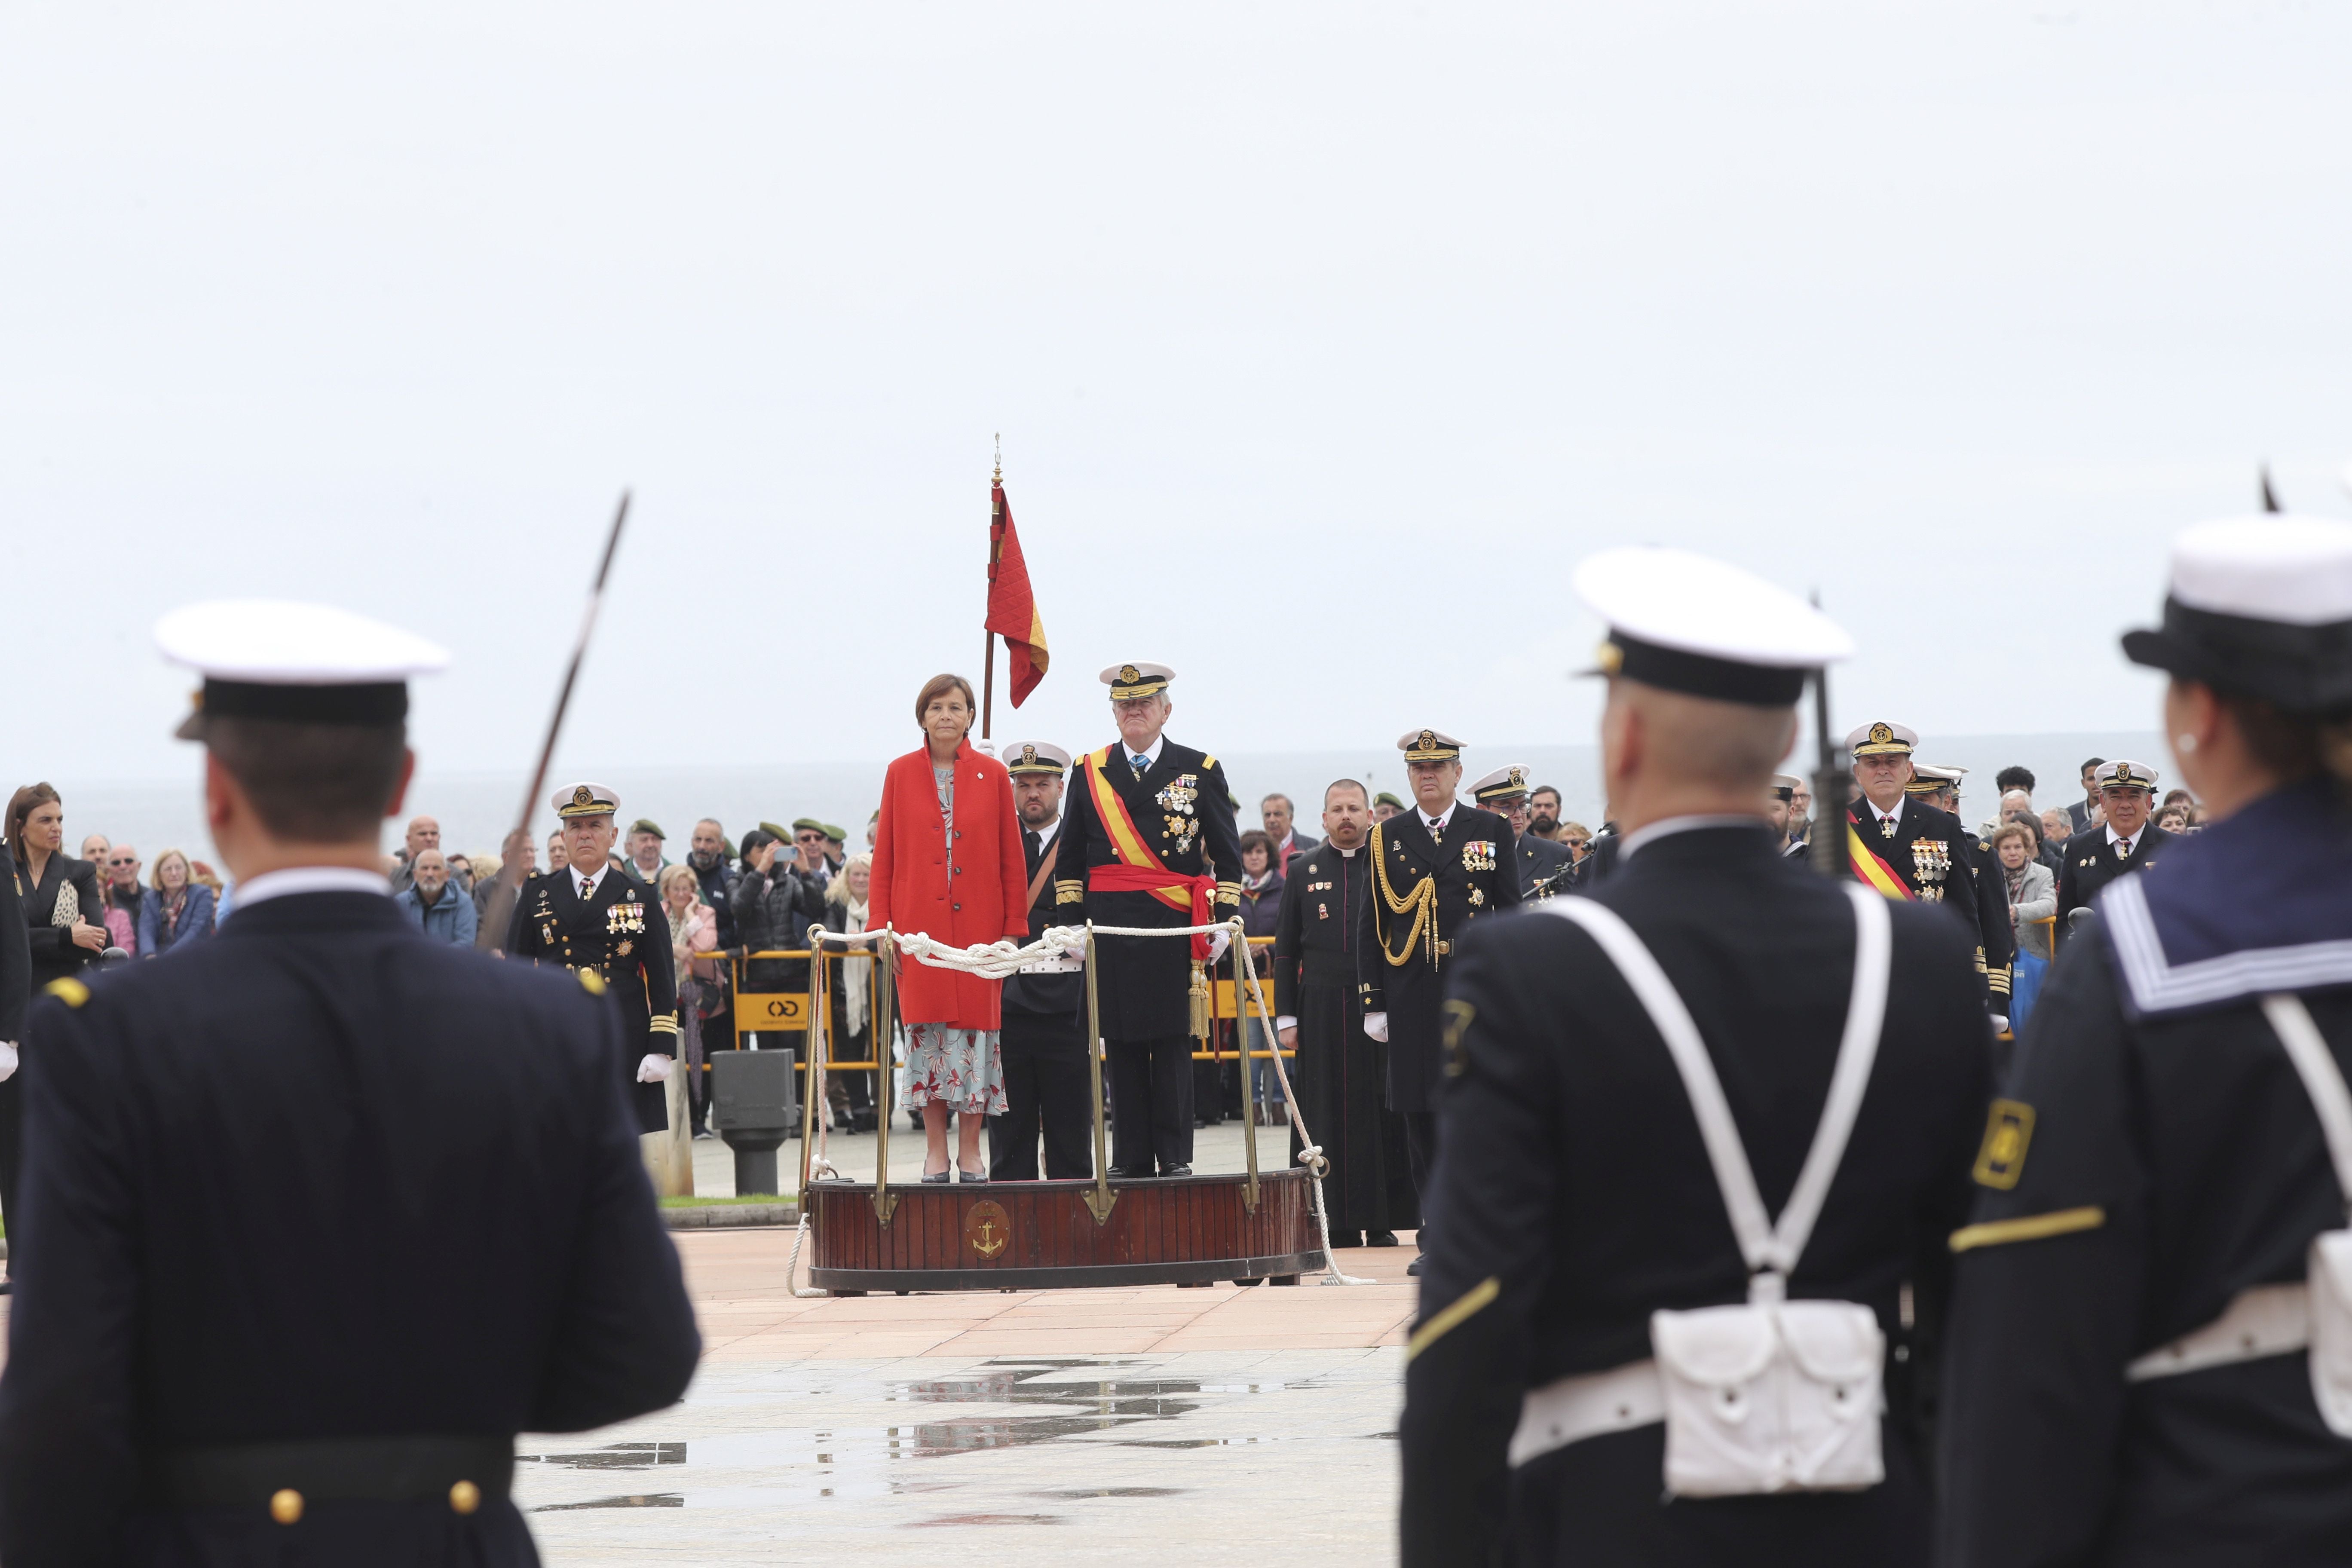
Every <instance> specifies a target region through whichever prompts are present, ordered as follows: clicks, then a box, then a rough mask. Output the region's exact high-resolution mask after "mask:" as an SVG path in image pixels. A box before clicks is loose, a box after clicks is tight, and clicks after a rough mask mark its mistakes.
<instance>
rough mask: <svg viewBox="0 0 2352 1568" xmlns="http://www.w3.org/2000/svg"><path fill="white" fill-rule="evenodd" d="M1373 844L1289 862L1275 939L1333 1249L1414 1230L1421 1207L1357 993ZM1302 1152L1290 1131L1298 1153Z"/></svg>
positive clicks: (1297, 1078)
mask: <svg viewBox="0 0 2352 1568" xmlns="http://www.w3.org/2000/svg"><path fill="white" fill-rule="evenodd" d="M1370 865H1371V861H1370V850H1369V849H1368V848H1365V847H1358V848H1357V850H1356V853H1355V854H1354V855H1352V856H1349V855H1343V854H1341V853H1340V852H1339V850H1337V849H1335V848H1333V847H1331V846H1330V845H1328V844H1325V845H1322V846H1321V847H1318V848H1315V849H1311V850H1309V851H1307V853H1306V854H1304V855H1301V856H1299V857H1298V858H1296V859H1294V860H1292V861H1291V863H1290V872H1289V877H1288V879H1287V880H1286V883H1285V884H1284V889H1285V890H1284V893H1283V900H1282V915H1281V918H1280V920H1279V921H1277V922H1276V927H1275V936H1274V997H1275V1003H1274V1005H1275V1011H1276V1013H1278V1014H1279V1015H1280V1016H1283V1017H1286V1018H1297V1020H1298V1052H1297V1056H1296V1057H1295V1058H1292V1060H1291V1063H1290V1077H1291V1083H1292V1086H1293V1087H1294V1088H1296V1089H1297V1091H1298V1113H1299V1114H1300V1115H1301V1116H1302V1117H1304V1118H1306V1121H1307V1131H1308V1132H1310V1133H1312V1134H1313V1135H1314V1138H1315V1142H1316V1143H1317V1144H1318V1146H1320V1147H1321V1149H1322V1151H1323V1157H1324V1158H1325V1159H1327V1160H1328V1161H1329V1162H1330V1163H1331V1169H1330V1172H1329V1173H1328V1174H1327V1175H1326V1176H1325V1177H1324V1178H1323V1205H1324V1209H1325V1212H1326V1214H1327V1215H1328V1217H1329V1220H1330V1225H1331V1243H1332V1245H1333V1246H1335V1247H1345V1246H1349V1245H1352V1238H1353V1237H1355V1235H1356V1234H1357V1233H1359V1232H1365V1231H1370V1232H1379V1231H1383V1230H1389V1231H1394V1230H1413V1229H1417V1228H1419V1226H1420V1225H1421V1207H1420V1205H1419V1204H1418V1203H1417V1202H1416V1201H1415V1199H1414V1197H1413V1191H1412V1168H1411V1163H1410V1161H1409V1158H1408V1156H1407V1152H1406V1150H1405V1142H1404V1121H1403V1119H1402V1117H1400V1116H1398V1115H1397V1113H1396V1112H1395V1111H1393V1110H1390V1109H1388V1055H1389V1048H1388V1047H1386V1046H1385V1045H1382V1044H1381V1042H1380V1041H1378V1040H1374V1039H1372V1038H1370V1037H1368V1036H1366V1035H1365V1033H1364V1009H1363V1006H1362V1005H1361V1004H1360V1002H1359V1001H1358V999H1357V993H1356V986H1357V980H1356V954H1355V940H1356V938H1355V910H1356V905H1357V904H1358V903H1359V902H1360V901H1361V900H1362V899H1363V898H1364V896H1365V894H1366V893H1367V892H1368V890H1369V887H1370V884H1369V881H1368V879H1369V877H1370ZM1299 1152H1300V1144H1299V1142H1298V1133H1297V1129H1295V1128H1294V1129H1293V1130H1292V1131H1291V1134H1290V1155H1291V1160H1292V1163H1297V1158H1298V1154H1299Z"/></svg>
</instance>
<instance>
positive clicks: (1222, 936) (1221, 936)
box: [1209, 931, 1234, 963]
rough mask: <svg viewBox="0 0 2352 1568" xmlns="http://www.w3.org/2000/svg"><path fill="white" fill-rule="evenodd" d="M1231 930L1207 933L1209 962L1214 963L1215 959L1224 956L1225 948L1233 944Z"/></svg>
mask: <svg viewBox="0 0 2352 1568" xmlns="http://www.w3.org/2000/svg"><path fill="white" fill-rule="evenodd" d="M1233 944H1234V933H1233V932H1231V931H1211V932H1210V933H1209V962H1210V963H1216V962H1217V960H1219V959H1221V958H1223V957H1224V956H1225V949H1227V948H1229V947H1231V946H1233Z"/></svg>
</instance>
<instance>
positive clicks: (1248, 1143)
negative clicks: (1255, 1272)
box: [1218, 915, 1257, 1214]
mask: <svg viewBox="0 0 2352 1568" xmlns="http://www.w3.org/2000/svg"><path fill="white" fill-rule="evenodd" d="M1234 944H1235V945H1236V946H1238V947H1239V948H1240V949H1241V951H1240V952H1236V953H1234V1045H1235V1046H1236V1047H1238V1050H1237V1053H1236V1054H1237V1055H1238V1056H1239V1057H1240V1058H1241V1064H1242V1152H1243V1153H1244V1156H1245V1157H1246V1158H1247V1159H1248V1162H1249V1181H1248V1183H1247V1184H1245V1185H1244V1186H1243V1188H1242V1207H1243V1208H1244V1209H1246V1210H1248V1211H1249V1212H1250V1213H1251V1214H1255V1213H1257V1104H1256V1102H1255V1100H1252V1099H1251V1098H1250V1049H1249V999H1248V997H1247V996H1245V995H1244V988H1245V987H1255V985H1256V984H1257V965H1256V963H1255V960H1253V959H1252V958H1251V957H1250V952H1249V937H1248V935H1247V933H1245V932H1244V931H1243V929H1242V921H1241V917H1240V916H1239V915H1235V916H1234ZM1244 973H1246V975H1247V978H1246V979H1244ZM1218 1092H1219V1093H1221V1094H1222V1093H1223V1089H1219V1091H1218Z"/></svg>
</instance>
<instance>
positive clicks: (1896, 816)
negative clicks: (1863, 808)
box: [1862, 795, 1909, 822]
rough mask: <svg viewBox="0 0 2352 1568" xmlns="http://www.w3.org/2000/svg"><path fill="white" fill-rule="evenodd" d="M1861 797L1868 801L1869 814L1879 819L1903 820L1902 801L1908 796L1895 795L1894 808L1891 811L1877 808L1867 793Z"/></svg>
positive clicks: (1886, 820) (1885, 820)
mask: <svg viewBox="0 0 2352 1568" xmlns="http://www.w3.org/2000/svg"><path fill="white" fill-rule="evenodd" d="M1862 798H1863V799H1864V800H1865V801H1869V803H1870V811H1871V815H1872V816H1875V817H1877V818H1878V820H1879V821H1881V822H1901V821H1902V820H1903V803H1904V801H1905V800H1906V799H1907V798H1909V797H1908V796H1906V795H1896V796H1895V808H1894V809H1893V810H1892V811H1881V810H1879V809H1878V803H1877V802H1876V801H1874V800H1871V799H1870V797H1869V796H1868V795H1864V796H1863V797H1862Z"/></svg>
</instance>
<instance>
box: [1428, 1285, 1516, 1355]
mask: <svg viewBox="0 0 2352 1568" xmlns="http://www.w3.org/2000/svg"><path fill="white" fill-rule="evenodd" d="M1502 1293H1503V1281H1502V1279H1501V1278H1500V1277H1499V1276H1496V1275H1492V1274H1490V1275H1488V1276H1487V1277H1486V1279H1481V1280H1480V1281H1478V1283H1477V1284H1475V1285H1474V1286H1472V1287H1471V1288H1470V1289H1468V1290H1465V1291H1464V1292H1463V1293H1462V1294H1461V1295H1460V1296H1457V1297H1455V1298H1454V1300H1453V1301H1452V1302H1450V1303H1448V1304H1447V1306H1446V1307H1445V1309H1444V1310H1443V1311H1441V1312H1439V1313H1438V1314H1437V1316H1435V1317H1433V1318H1432V1319H1430V1320H1429V1321H1427V1322H1425V1323H1423V1324H1422V1325H1421V1327H1419V1328H1417V1329H1415V1330H1413V1331H1412V1339H1411V1340H1409V1341H1407V1342H1405V1347H1404V1359H1405V1364H1406V1365H1408V1366H1410V1365H1412V1358H1413V1357H1415V1356H1417V1355H1419V1354H1420V1353H1421V1352H1423V1351H1425V1350H1427V1349H1428V1348H1429V1347H1430V1346H1432V1345H1433V1344H1435V1343H1436V1342H1438V1341H1440V1340H1442V1339H1444V1337H1445V1336H1446V1335H1448V1334H1450V1333H1452V1332H1453V1331H1454V1330H1456V1329H1458V1328H1460V1327H1461V1326H1462V1325H1463V1324H1464V1323H1466V1322H1468V1321H1470V1320H1471V1319H1472V1318H1475V1317H1476V1316H1477V1315H1478V1314H1479V1313H1480V1312H1483V1311H1485V1310H1486V1308H1487V1307H1488V1306H1490V1305H1492V1304H1493V1302H1494V1300H1495V1298H1496V1297H1497V1296H1499V1295H1501V1294H1502Z"/></svg>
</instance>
